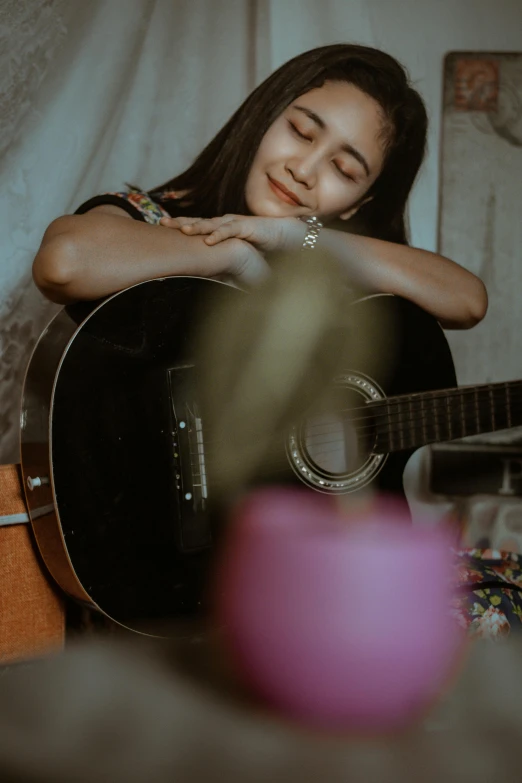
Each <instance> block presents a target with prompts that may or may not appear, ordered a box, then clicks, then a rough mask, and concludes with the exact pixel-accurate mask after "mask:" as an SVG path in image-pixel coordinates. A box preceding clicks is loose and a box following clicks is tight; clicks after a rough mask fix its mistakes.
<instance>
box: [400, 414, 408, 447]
mask: <svg viewBox="0 0 522 783" xmlns="http://www.w3.org/2000/svg"><path fill="white" fill-rule="evenodd" d="M403 414H404V416H406V415H407V414H406V408H404V410H403V406H402V405H399V448H400V449H403V448H404V426H405V425H407V424H408V421H407V420H406V421H405V420H404V418H403Z"/></svg>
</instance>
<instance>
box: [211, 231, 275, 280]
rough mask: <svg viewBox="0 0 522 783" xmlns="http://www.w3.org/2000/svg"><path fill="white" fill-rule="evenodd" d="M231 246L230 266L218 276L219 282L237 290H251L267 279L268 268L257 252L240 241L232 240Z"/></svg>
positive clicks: (246, 243)
mask: <svg viewBox="0 0 522 783" xmlns="http://www.w3.org/2000/svg"><path fill="white" fill-rule="evenodd" d="M231 244H232V248H233V252H232V253H231V254H230V265H229V266H228V267H227V269H226V270H223V272H222V273H221V274H219V275H218V279H219V280H222V281H223V282H227V283H233V284H236V285H237V286H238V287H239V288H253V287H255V286H256V285H259V284H260V283H262V282H263V281H264V280H266V279H267V277H269V275H270V266H269V265H268V263H267V261H266V260H265V258H264V257H263V255H262V254H261V253H260V252H259V250H257V249H256V248H255V247H254V246H253V245H251V244H250V243H249V242H244V241H241V240H237V242H236V240H235V239H232V243H231Z"/></svg>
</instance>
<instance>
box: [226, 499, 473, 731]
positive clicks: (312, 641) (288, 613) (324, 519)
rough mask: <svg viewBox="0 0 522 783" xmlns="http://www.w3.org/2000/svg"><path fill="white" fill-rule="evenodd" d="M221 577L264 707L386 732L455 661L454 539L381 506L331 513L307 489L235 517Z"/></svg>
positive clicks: (246, 670) (322, 724)
mask: <svg viewBox="0 0 522 783" xmlns="http://www.w3.org/2000/svg"><path fill="white" fill-rule="evenodd" d="M232 523H233V525H232V528H231V532H230V538H229V541H228V547H227V548H226V551H225V553H224V557H223V560H222V562H221V568H220V569H219V572H218V585H217V586H218V589H217V591H216V594H217V596H218V597H217V606H216V610H217V614H218V618H219V620H220V622H221V623H222V624H223V626H224V639H225V644H226V646H227V648H228V651H229V654H230V656H231V658H232V662H233V663H234V664H235V665H236V667H237V669H238V670H239V672H240V674H241V675H243V678H244V679H245V680H246V681H247V682H248V683H249V685H250V686H251V687H252V688H253V689H254V690H255V691H256V692H257V693H258V695H259V696H260V697H261V698H262V699H263V700H265V701H267V702H269V703H270V704H272V705H273V706H275V707H276V708H278V709H279V710H280V711H281V712H283V713H284V714H286V715H287V716H289V717H293V718H297V719H298V720H300V721H301V722H305V723H308V724H311V725H314V726H316V727H319V728H324V729H331V730H334V731H337V730H355V731H358V730H359V731H386V730H391V729H396V728H400V727H401V726H404V725H405V724H407V723H408V722H410V721H412V720H414V719H415V718H416V717H418V716H419V713H420V712H421V711H422V710H423V709H425V708H426V707H427V706H429V705H430V704H431V703H432V702H433V701H434V700H435V699H436V698H437V696H438V695H439V694H440V692H441V689H443V688H444V686H445V684H446V683H447V682H448V679H449V678H450V676H451V674H452V673H453V671H454V669H455V668H456V666H457V664H458V662H459V655H458V654H459V652H461V651H462V649H463V643H464V632H463V631H462V629H461V628H459V627H458V625H457V623H456V621H455V620H454V619H453V617H452V616H451V614H450V608H451V598H452V594H453V590H454V580H455V574H454V568H453V561H452V555H451V552H450V547H451V544H452V543H453V542H452V539H451V538H450V537H449V535H448V533H446V532H445V531H444V530H442V529H440V528H420V527H412V526H411V524H410V522H409V519H408V516H407V515H406V514H405V512H404V508H403V506H402V505H401V504H400V503H396V502H395V501H394V500H393V499H386V498H384V499H383V498H380V499H379V500H377V501H375V503H374V504H373V505H372V507H371V508H370V509H369V510H364V511H363V510H360V511H359V512H357V511H356V510H354V511H353V512H352V518H350V517H348V516H347V515H346V514H345V515H344V516H341V515H340V512H339V510H338V507H337V506H336V505H335V503H334V501H333V500H332V499H331V498H329V497H326V496H324V495H319V494H317V493H314V492H312V491H311V490H306V489H302V490H301V489H288V488H269V489H263V490H260V491H257V492H255V493H253V494H252V495H250V496H249V497H248V498H247V499H246V500H244V501H243V503H242V504H240V506H239V507H238V508H237V509H236V511H235V514H234V519H233V520H232Z"/></svg>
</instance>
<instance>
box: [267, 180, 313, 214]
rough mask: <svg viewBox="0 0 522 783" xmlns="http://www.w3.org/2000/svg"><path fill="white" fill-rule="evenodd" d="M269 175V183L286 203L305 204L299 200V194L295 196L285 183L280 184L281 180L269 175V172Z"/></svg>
mask: <svg viewBox="0 0 522 783" xmlns="http://www.w3.org/2000/svg"><path fill="white" fill-rule="evenodd" d="M267 177H268V184H269V185H270V187H271V188H272V190H273V191H274V193H275V194H276V196H278V197H279V198H280V199H281V201H284V202H285V203H286V204H291V205H292V206H293V207H303V206H304V204H302V203H301V202H300V201H299V199H298V198H297V196H294V195H293V194H292V193H291V192H290V191H288V190H286V188H285V187H284V186H283V185H280V184H279V182H277V181H276V180H274V179H272V178H271V177H269V176H268V174H267Z"/></svg>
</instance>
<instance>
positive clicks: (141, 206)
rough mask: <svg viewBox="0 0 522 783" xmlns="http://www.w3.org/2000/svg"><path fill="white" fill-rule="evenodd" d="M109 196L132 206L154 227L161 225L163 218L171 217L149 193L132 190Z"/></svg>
mask: <svg viewBox="0 0 522 783" xmlns="http://www.w3.org/2000/svg"><path fill="white" fill-rule="evenodd" d="M107 195H109V196H118V198H123V199H125V201H128V202H129V204H132V206H133V207H135V208H136V209H137V210H138V211H139V212H140V213H141V214H142V215H143V217H144V218H145V220H146V221H147V223H152V224H153V225H155V224H157V223H159V221H160V220H161V218H162V217H169V213H168V212H167V211H166V210H165V209H163V207H162V206H161V205H160V204H158V203H157V202H156V201H153V200H152V199H151V197H150V196H149V194H148V193H145V192H144V191H141V190H137V189H136V188H130V189H129V190H128V191H119V192H116V191H115V192H110V193H107Z"/></svg>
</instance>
